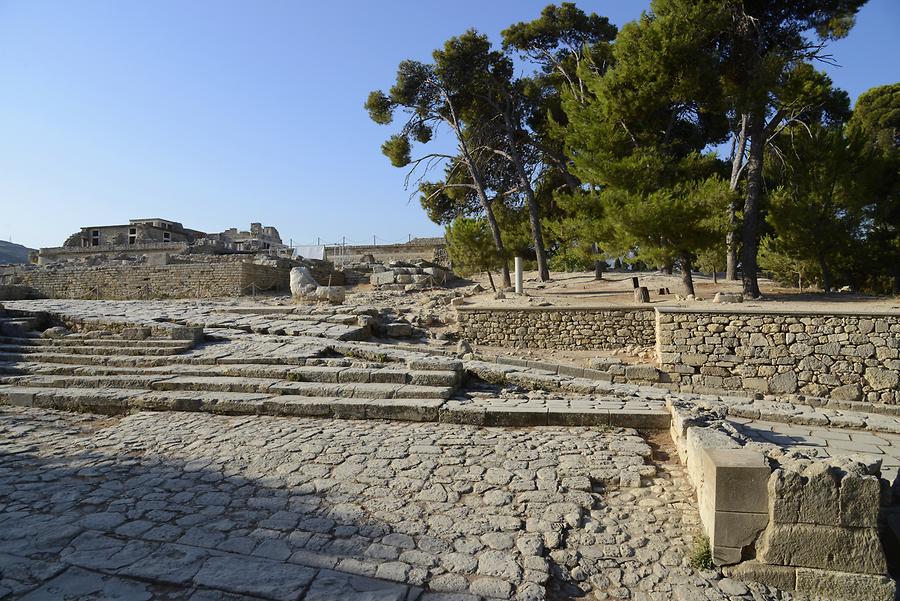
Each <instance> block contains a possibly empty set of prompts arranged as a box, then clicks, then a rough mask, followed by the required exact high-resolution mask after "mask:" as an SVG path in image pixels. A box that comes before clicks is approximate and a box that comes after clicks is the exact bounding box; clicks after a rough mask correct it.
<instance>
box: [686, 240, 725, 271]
mask: <svg viewBox="0 0 900 601" xmlns="http://www.w3.org/2000/svg"><path fill="white" fill-rule="evenodd" d="M727 251H728V249H727V248H726V246H725V241H724V240H721V239H720V240H717V241H716V243H715V244H714V245H712V246H710V247H709V248H707V249H704V250H701V251H700V252H698V253H697V258H696V260H695V261H694V265H695V266H696V267H697V269H699V270H700V271H703V272H706V273H715V272H719V271H725V268H726V266H727V260H728V259H727Z"/></svg>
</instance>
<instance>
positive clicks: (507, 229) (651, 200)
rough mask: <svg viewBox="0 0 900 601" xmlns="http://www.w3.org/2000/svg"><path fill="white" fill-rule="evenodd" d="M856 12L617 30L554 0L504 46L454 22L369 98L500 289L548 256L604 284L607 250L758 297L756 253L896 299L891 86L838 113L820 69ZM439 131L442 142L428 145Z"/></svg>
mask: <svg viewBox="0 0 900 601" xmlns="http://www.w3.org/2000/svg"><path fill="white" fill-rule="evenodd" d="M863 4H865V0H766V1H761V0H758V1H757V0H754V1H747V0H725V1H719V0H652V1H651V3H650V8H649V10H647V11H645V12H644V13H643V14H642V15H641V17H640V18H639V19H637V20H636V21H633V22H631V23H627V24H625V25H624V26H622V27H621V29H617V28H616V26H615V25H613V24H612V23H610V21H609V19H608V18H606V17H604V16H602V15H598V14H595V13H587V12H585V11H583V10H582V9H580V8H579V7H578V6H576V5H575V4H574V3H571V2H563V3H561V4H558V5H556V4H550V5H548V6H546V7H545V8H544V9H543V10H542V11H541V13H540V14H539V15H537V16H536V17H535V19H534V20H531V21H523V22H518V23H514V24H511V25H510V26H509V27H507V28H506V29H505V30H503V32H502V34H501V40H500V42H501V43H500V45H499V46H495V45H494V44H492V42H491V40H490V39H489V38H488V37H487V36H485V35H483V34H481V33H479V32H477V31H475V30H468V31H465V32H462V33H461V34H460V35H458V36H455V37H453V38H450V39H449V40H446V41H445V42H444V43H443V44H442V45H440V46H439V47H438V49H437V50H435V51H434V53H433V55H432V61H431V62H429V63H424V62H419V61H411V60H406V61H402V62H401V63H400V65H399V67H398V71H397V76H396V78H395V81H394V83H393V85H392V86H391V87H390V88H389V89H388V90H387V91H376V92H372V94H370V96H369V98H368V100H367V102H366V109H367V110H368V112H369V114H370V116H371V118H372V119H373V120H374V121H375V122H376V123H379V124H383V125H391V126H392V128H393V130H394V131H393V133H392V134H391V135H389V137H388V138H387V140H386V141H385V142H384V144H383V146H382V152H383V153H384V154H385V155H386V156H387V158H388V159H389V161H390V162H391V164H393V165H395V166H397V167H400V168H405V169H407V170H408V182H409V183H410V185H413V186H414V189H415V190H416V191H417V192H418V194H419V197H420V201H421V204H422V206H423V208H424V209H425V210H426V212H427V214H428V216H429V218H430V219H432V220H433V221H434V222H435V223H439V224H442V225H445V226H447V227H448V238H449V237H452V238H453V239H454V242H453V245H454V247H455V249H456V250H455V251H454V252H455V255H456V256H457V257H459V258H460V261H462V263H461V264H463V265H467V266H468V265H472V266H473V267H472V268H473V269H477V270H485V269H486V270H488V271H489V270H491V269H495V268H496V269H500V270H501V271H502V272H503V274H504V280H503V285H504V286H509V284H510V282H509V273H508V267H507V265H508V260H509V258H510V257H511V256H512V255H513V254H515V255H517V256H523V257H525V258H526V259H529V260H532V261H534V263H535V264H536V266H537V268H538V271H539V273H540V275H541V277H542V278H545V279H546V278H547V277H549V268H550V266H551V265H552V266H553V267H554V268H555V269H587V268H589V267H590V266H591V265H592V264H593V265H595V266H596V267H597V269H596V271H597V277H600V275H601V271H602V262H601V261H603V260H607V259H608V260H613V259H615V260H624V261H625V262H626V263H627V262H633V263H640V264H643V265H651V266H657V267H661V268H665V269H666V270H668V271H671V269H672V267H673V266H677V267H679V268H680V270H681V272H682V275H683V281H684V285H685V289H686V291H687V292H688V293H690V292H692V290H693V280H692V276H691V272H692V270H693V268H694V266H695V265H699V266H701V267H702V268H704V269H713V270H715V269H719V268H720V267H725V268H726V272H727V277H731V278H736V277H737V274H738V272H739V271H740V272H741V274H742V278H743V286H744V291H745V293H746V294H748V295H750V296H757V295H759V286H758V282H757V278H758V276H757V273H758V269H759V267H758V263H760V264H761V265H762V267H763V268H764V269H767V270H769V271H770V272H771V273H772V274H773V275H775V276H776V277H780V278H781V279H783V280H786V281H787V280H790V279H792V278H794V277H795V276H797V274H800V275H801V277H802V278H804V282H806V283H810V282H811V281H812V282H815V283H817V284H818V285H819V286H822V287H823V288H824V289H826V290H828V289H831V288H836V287H840V286H843V285H850V286H853V287H856V288H867V289H871V290H878V291H885V290H887V289H889V288H892V289H893V290H894V291H898V289H900V233H898V222H900V201H898V198H900V175H898V174H900V134H898V122H900V84H892V85H888V86H881V87H879V88H875V89H872V90H870V91H868V92H866V93H864V94H862V95H861V96H860V97H859V99H858V101H857V104H856V107H854V109H853V110H852V111H851V108H850V102H849V97H848V95H847V93H846V92H844V91H843V90H840V89H838V88H836V87H835V86H834V85H833V83H832V82H831V80H830V79H829V78H828V77H827V76H826V75H825V74H824V73H823V72H822V71H820V70H818V69H817V64H818V63H822V62H829V61H831V60H832V59H831V57H830V55H828V53H827V44H828V43H829V42H830V41H831V40H834V39H839V38H841V37H844V36H846V35H848V34H849V33H850V31H851V29H852V27H853V24H854V21H855V16H856V13H857V12H858V11H859V9H860V7H861V6H862V5H863ZM400 115H402V116H403V120H402V122H399V123H398V124H394V119H395V117H397V116H400ZM439 129H441V130H445V131H449V132H450V133H451V134H452V136H453V139H454V141H455V142H456V144H455V146H456V148H455V151H454V152H452V153H449V154H444V153H441V152H437V151H434V150H433V149H432V146H433V144H432V143H431V141H432V139H433V137H434V136H435V133H436V132H437V131H438V130H439ZM723 148H730V152H727V153H726V152H725V151H723ZM486 232H487V235H486V234H485V233H486ZM487 240H489V241H490V245H491V248H490V249H489V251H490V252H487V251H485V252H482V251H483V250H484V249H472V248H469V249H467V248H465V247H466V246H467V245H476V244H487V243H488V242H486V241H487ZM760 244H762V258H761V259H758V254H759V253H760Z"/></svg>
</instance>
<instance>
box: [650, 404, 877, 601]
mask: <svg viewBox="0 0 900 601" xmlns="http://www.w3.org/2000/svg"><path fill="white" fill-rule="evenodd" d="M667 405H668V408H669V410H670V411H671V412H672V421H671V427H670V432H671V435H672V440H673V441H674V443H675V447H676V449H677V451H678V455H679V457H680V459H681V461H682V463H684V464H685V466H686V468H687V473H688V477H689V478H690V480H691V483H692V484H693V485H694V487H695V489H696V491H697V502H698V505H699V509H700V521H701V523H702V525H703V530H704V532H705V533H706V535H707V536H708V538H709V543H710V550H711V552H712V560H713V563H715V564H716V565H719V566H726V568H725V571H726V573H727V574H728V575H729V576H732V577H734V578H738V579H741V580H754V581H757V582H762V583H764V584H768V585H770V586H775V587H778V588H780V589H783V590H789V591H798V592H801V593H805V594H807V595H811V596H813V597H815V598H826V597H827V598H829V599H843V600H847V601H893V599H894V595H895V583H894V581H893V580H891V578H890V577H889V576H888V573H887V562H886V556H885V551H884V549H883V548H882V543H881V541H880V539H879V534H878V519H879V515H880V513H881V512H882V507H881V503H882V501H883V499H884V498H885V497H887V496H888V495H885V494H882V487H883V486H884V487H885V488H887V482H886V481H884V482H882V481H881V479H880V472H879V468H880V461H878V462H871V463H869V462H861V461H857V460H856V458H852V457H847V458H832V459H827V460H818V459H815V458H805V457H802V456H794V455H788V454H786V453H784V452H783V451H781V450H780V449H777V447H776V446H775V445H768V446H767V445H757V444H746V443H747V441H746V440H742V439H741V438H740V437H739V436H735V433H734V430H733V428H729V427H728V425H727V424H726V423H725V422H724V421H723V420H722V419H721V418H720V417H721V416H720V415H718V414H717V413H716V412H710V411H709V410H706V409H698V408H696V407H694V408H691V407H689V406H688V405H686V404H685V403H680V402H668V403H667ZM885 502H886V501H885Z"/></svg>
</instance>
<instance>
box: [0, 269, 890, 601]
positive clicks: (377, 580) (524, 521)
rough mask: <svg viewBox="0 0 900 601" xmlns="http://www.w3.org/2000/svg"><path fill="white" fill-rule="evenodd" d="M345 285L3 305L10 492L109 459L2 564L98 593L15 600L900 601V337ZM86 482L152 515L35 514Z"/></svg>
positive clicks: (1, 533)
mask: <svg viewBox="0 0 900 601" xmlns="http://www.w3.org/2000/svg"><path fill="white" fill-rule="evenodd" d="M188 256H190V255H188ZM351 265H352V269H351V268H349V266H348V269H347V270H346V272H341V271H338V272H335V273H347V274H350V273H353V274H356V275H355V276H354V280H353V281H354V283H353V284H351V285H347V286H344V285H339V284H337V283H335V282H334V281H332V282H330V283H328V282H326V283H324V284H323V283H320V278H319V276H318V275H316V274H315V273H314V272H313V271H312V270H311V269H310V268H309V266H308V265H306V264H300V265H297V266H295V267H293V268H291V270H290V277H289V279H290V294H288V293H287V292H284V293H276V292H271V293H269V294H268V295H267V296H266V295H259V296H258V297H257V298H256V299H253V298H251V297H249V296H248V295H247V294H246V293H244V295H243V298H241V299H239V300H234V299H232V300H229V299H228V298H220V299H215V298H211V299H204V300H202V301H197V300H196V299H195V300H193V301H178V300H143V301H96V300H66V299H56V300H54V299H47V300H21V301H7V302H5V303H4V316H3V317H2V318H0V321H2V330H0V334H2V337H0V403H3V404H4V405H6V407H5V408H3V409H2V415H3V420H0V424H2V425H0V428H3V429H4V430H3V431H4V432H5V436H6V438H5V440H6V442H4V443H0V444H2V445H3V446H4V449H5V451H6V452H7V453H10V452H13V451H14V450H15V449H16V448H19V446H21V445H27V446H28V448H32V449H34V451H33V452H32V453H31V454H29V455H27V456H22V457H20V458H18V459H15V457H17V455H15V454H12V455H6V457H10V458H11V459H9V460H7V462H6V463H4V464H3V466H4V467H8V468H11V469H16V470H19V469H25V468H26V466H29V465H30V466H34V465H37V463H36V462H38V463H39V462H41V461H47V460H50V457H52V456H53V455H54V454H55V453H58V452H60V450H61V449H63V448H65V447H66V446H67V445H72V444H75V445H77V446H78V448H93V449H96V452H98V453H100V454H101V456H102V457H103V459H102V460H101V462H100V463H99V464H97V465H98V467H92V466H93V465H94V462H93V460H89V459H85V460H78V461H76V462H74V463H70V462H67V464H66V465H67V466H69V467H66V468H65V469H62V470H61V471H60V473H59V476H58V479H55V480H52V481H50V482H47V483H44V484H40V485H39V486H37V487H34V486H29V487H25V486H26V485H25V484H24V483H21V482H20V483H18V484H16V483H14V484H12V486H13V488H12V489H11V490H15V491H16V492H15V495H16V499H18V500H17V501H10V502H12V503H13V505H11V506H10V507H16V508H18V509H17V511H18V512H19V513H20V515H21V517H19V518H18V519H17V522H18V524H17V525H16V526H15V527H12V525H11V524H10V525H9V526H8V527H7V528H4V529H0V539H2V540H3V541H4V543H5V547H6V548H7V549H11V551H9V552H10V553H12V554H13V555H14V556H16V557H21V558H23V559H22V561H26V559H25V558H29V557H36V555H35V554H36V553H38V552H42V553H47V552H49V553H52V554H55V555H54V556H58V557H59V561H61V562H62V563H63V564H65V565H69V566H73V568H72V569H77V570H80V571H76V572H72V569H70V570H68V571H66V572H65V575H64V576H60V577H57V578H56V579H54V578H52V577H51V578H47V579H41V577H39V576H28V577H23V578H20V579H19V580H16V581H14V582H11V583H10V584H9V585H8V586H12V587H15V588H14V589H13V590H23V591H24V590H29V589H30V588H33V587H39V590H50V589H49V588H47V587H54V586H65V585H67V583H68V580H65V579H67V578H68V579H71V578H75V577H76V575H77V577H78V578H83V579H85V578H88V576H87V574H90V573H94V572H96V573H100V574H113V573H114V574H116V576H115V578H118V579H120V580H121V584H120V585H119V586H133V587H138V588H136V589H135V590H138V589H139V588H140V586H141V585H139V584H131V583H133V582H138V581H142V580H146V579H150V580H152V581H154V582H161V583H166V584H167V585H168V586H176V587H182V588H181V589H179V590H195V589H196V590H200V589H205V588H211V589H213V590H215V591H220V592H223V593H224V592H227V593H232V594H247V595H251V596H257V597H261V598H270V599H281V598H294V595H296V594H297V591H301V590H303V591H308V592H307V593H306V596H307V598H310V597H309V596H310V595H313V593H314V592H315V591H321V595H324V596H321V598H323V599H324V598H333V597H332V596H330V595H333V594H336V593H335V591H338V592H339V593H340V594H349V595H351V598H355V597H352V595H354V594H356V595H363V594H364V592H365V594H371V595H373V596H372V597H371V598H377V599H382V598H383V599H398V600H400V599H408V598H410V595H412V598H421V599H434V600H438V599H441V600H443V599H466V600H470V599H473V600H474V599H513V598H514V599H535V600H538V599H545V598H548V599H549V598H556V597H558V596H559V595H585V594H587V595H589V596H592V598H597V599H600V598H607V597H609V596H613V597H625V596H634V597H635V598H642V596H644V598H655V597H664V598H675V599H693V598H695V595H696V594H703V595H704V596H705V597H709V598H717V599H719V598H721V599H725V598H727V599H747V598H750V597H751V596H753V597H755V598H773V599H774V598H778V595H781V596H782V597H784V596H786V595H789V594H797V595H798V598H799V596H801V595H809V596H812V597H819V596H825V597H827V598H832V599H846V600H856V599H861V600H884V601H889V600H891V599H893V598H894V594H895V590H896V585H895V580H894V579H892V576H891V575H892V574H894V575H896V570H897V569H898V566H897V565H896V564H897V562H896V560H897V557H898V555H897V554H896V549H898V545H900V536H898V535H900V504H898V501H900V477H898V470H900V411H898V410H897V407H898V405H897V399H898V397H897V395H898V391H900V386H898V383H897V376H898V365H897V361H898V355H897V353H898V352H900V351H898V346H900V345H898V340H900V314H898V313H897V312H896V311H890V310H882V311H880V312H878V311H872V310H860V311H856V312H852V311H847V310H844V311H836V310H831V311H830V312H829V311H824V310H818V311H815V312H810V311H806V312H803V311H792V312H785V311H772V310H768V311H765V312H763V311H759V310H757V309H756V308H754V306H752V304H751V305H748V304H747V303H743V304H738V305H723V304H721V303H719V304H716V303H711V304H703V303H699V304H698V303H697V301H694V305H693V306H692V305H691V304H690V302H688V304H687V305H686V304H685V302H686V301H683V300H682V301H676V302H675V303H672V304H662V305H660V304H656V305H653V306H652V308H648V307H647V305H628V304H627V299H628V298H629V297H630V288H629V287H628V286H622V292H621V296H622V297H623V299H625V300H626V304H618V305H615V304H612V305H607V306H599V307H598V306H591V307H587V306H577V305H563V306H553V304H552V302H551V301H548V300H546V299H553V298H555V297H553V296H552V295H551V296H547V295H544V296H543V297H541V296H540V294H539V293H538V292H537V291H532V292H530V293H527V294H524V295H522V296H519V297H517V296H516V295H514V294H513V295H510V298H508V299H506V300H503V299H500V300H498V299H497V298H495V295H494V294H493V293H492V292H490V291H486V290H485V289H484V288H483V287H482V286H481V285H480V284H474V285H473V284H471V283H470V282H467V281H465V280H459V279H456V278H454V279H453V280H449V277H450V276H449V275H448V274H450V272H449V271H447V270H446V269H445V268H442V267H440V266H439V265H437V264H435V263H429V262H420V263H419V265H418V266H416V265H415V264H413V263H400V262H394V263H387V264H385V263H382V262H380V261H378V259H377V257H375V256H372V257H364V258H362V260H361V261H360V262H358V263H354V264H351ZM122 269H126V270H135V269H140V266H139V265H128V266H123V267H122ZM63 273H66V272H63ZM445 276H447V277H445ZM367 278H368V281H367ZM417 278H422V279H421V280H419V279H417ZM425 278H430V279H429V281H427V282H426V281H425ZM625 279H626V280H627V278H625ZM438 284H440V285H438ZM532 285H533V284H528V282H526V288H528V287H529V286H532ZM611 285H612V284H611ZM564 290H565V288H562V289H561V293H563V294H564ZM541 298H543V299H545V300H540V299H541ZM560 298H562V297H560ZM605 298H608V297H605ZM523 300H525V301H528V302H527V303H526V304H527V306H521V303H522V301H523ZM532 349H534V350H545V349H556V350H553V351H550V352H553V353H560V355H559V358H556V357H555V356H554V355H552V354H543V355H540V356H539V357H537V358H533V357H532V355H531V353H532ZM579 349H581V350H579ZM545 352H546V350H545ZM567 353H582V355H580V356H584V357H586V359H581V360H580V359H577V358H575V357H576V355H568V354H567ZM99 416H109V417H111V418H113V420H114V421H113V422H112V424H113V425H111V426H106V427H104V426H101V425H100V422H99V420H101V419H102V418H101V417H99ZM32 423H33V424H42V425H39V426H35V427H30V426H29V427H25V429H24V430H20V429H21V428H23V427H24V425H25V424H32ZM97 428H100V429H97ZM61 432H67V433H71V434H61ZM91 432H96V434H92V433H91ZM187 432H191V433H192V435H191V436H189V437H188V438H185V436H186V434H187ZM101 436H102V437H101ZM76 441H78V442H76ZM85 445H88V446H85ZM131 445H137V447H136V448H140V449H142V451H141V454H140V455H139V456H138V458H137V459H136V460H130V462H129V463H123V461H125V457H127V455H124V454H123V453H124V451H125V449H127V448H129V447H130V446H131ZM99 466H107V467H102V468H101V467H99ZM248 469H252V470H254V473H257V474H258V480H253V481H252V483H251V481H248V480H246V478H247V476H246V474H247V473H248V472H247V470H248ZM67 470H70V473H68V471H67ZM160 470H167V471H169V472H171V473H172V474H173V475H172V476H171V477H169V478H168V479H167V480H165V484H163V485H162V486H163V490H164V491H165V492H161V493H160V494H159V496H158V499H159V501H158V502H156V501H154V502H153V503H151V504H148V501H147V500H145V499H147V498H148V497H147V494H150V493H149V491H150V490H153V488H152V487H154V486H158V485H155V484H153V483H154V482H157V481H159V480H158V476H157V472H158V471H160ZM92 474H96V475H92ZM76 475H77V476H78V477H80V478H81V481H80V482H81V483H80V484H78V486H79V487H81V488H83V489H84V490H85V491H86V492H85V493H84V494H93V495H99V494H100V491H101V490H102V487H103V486H104V484H103V483H104V482H108V481H110V480H109V479H110V478H113V480H112V481H113V482H122V483H125V482H128V483H129V484H128V489H133V490H131V492H128V493H118V494H116V495H112V496H108V495H107V496H102V495H101V496H100V497H99V498H98V501H97V504H95V505H92V506H90V509H86V508H81V509H75V508H74V507H73V506H72V505H71V503H68V502H66V503H62V502H60V503H53V504H51V505H47V506H46V507H44V508H42V509H38V506H29V505H26V504H23V503H24V499H26V498H29V497H28V496H27V495H29V494H34V495H40V496H41V497H47V498H56V496H58V495H60V494H61V491H63V490H65V489H66V488H67V487H72V486H75V480H73V478H75V477H76ZM84 478H87V480H84ZM147 487H151V488H147ZM31 491H33V492H31ZM87 491H92V492H90V493H88V492H87ZM61 498H65V497H61ZM150 498H156V497H150ZM10 499H12V497H10ZM151 505H152V507H151ZM79 507H81V506H79ZM191 516H195V517H191ZM0 519H2V518H0ZM26 530H27V531H29V532H32V531H33V532H36V536H29V537H28V538H22V536H23V533H24V532H26ZM97 549H101V550H102V552H98V551H97ZM704 557H705V559H704ZM27 561H32V560H31V559H27ZM174 565H178V566H179V567H178V569H177V570H175V571H172V570H173V569H174V568H173V567H171V566H174ZM82 572H83V574H82ZM135 578H136V579H138V580H137V581H135V580H133V579H135ZM4 582H6V581H4ZM185 587H186V588H185ZM342 591H343V592H342ZM555 596H556V597H555ZM710 596H711V597H710ZM217 598H218V597H217ZM312 598H320V597H316V596H315V595H313V596H312ZM360 598H363V597H360ZM365 598H369V597H365Z"/></svg>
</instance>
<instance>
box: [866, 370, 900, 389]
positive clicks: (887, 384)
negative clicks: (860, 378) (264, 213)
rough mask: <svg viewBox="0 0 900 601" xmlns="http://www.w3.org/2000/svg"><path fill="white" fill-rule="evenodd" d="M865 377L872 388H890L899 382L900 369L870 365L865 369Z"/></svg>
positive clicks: (895, 386)
mask: <svg viewBox="0 0 900 601" xmlns="http://www.w3.org/2000/svg"><path fill="white" fill-rule="evenodd" d="M865 378H866V381H867V382H868V383H869V386H871V387H872V389H873V390H890V389H893V388H897V384H898V383H900V371H897V370H893V369H883V368H880V367H870V368H868V369H866V374H865Z"/></svg>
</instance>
